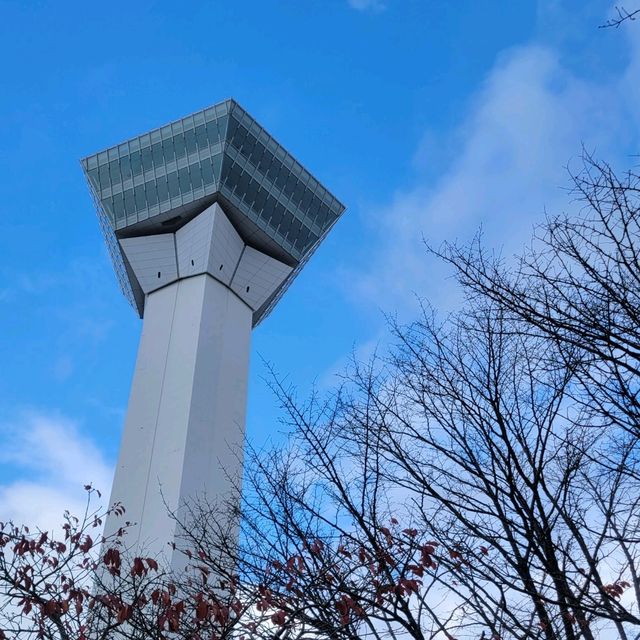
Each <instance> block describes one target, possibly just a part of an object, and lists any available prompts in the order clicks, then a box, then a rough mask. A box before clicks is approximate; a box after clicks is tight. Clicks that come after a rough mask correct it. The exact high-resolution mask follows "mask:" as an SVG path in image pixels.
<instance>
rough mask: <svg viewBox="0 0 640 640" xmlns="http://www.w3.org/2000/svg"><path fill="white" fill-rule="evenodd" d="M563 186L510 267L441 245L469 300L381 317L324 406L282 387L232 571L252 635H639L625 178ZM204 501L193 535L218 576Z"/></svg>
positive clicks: (599, 169) (591, 166)
mask: <svg viewBox="0 0 640 640" xmlns="http://www.w3.org/2000/svg"><path fill="white" fill-rule="evenodd" d="M573 180H574V187H575V192H576V194H577V196H578V197H579V198H580V199H581V201H582V203H583V205H584V208H583V210H582V211H581V213H580V215H578V216H574V217H569V216H560V217H557V218H554V219H551V220H549V221H548V222H547V223H546V225H544V226H543V227H542V228H541V229H540V230H539V232H538V233H537V235H536V239H535V240H534V242H533V244H532V247H531V249H530V251H528V252H527V253H526V254H525V255H524V256H523V257H522V258H520V259H519V260H517V261H516V263H515V268H514V267H513V266H511V265H509V264H507V263H505V262H503V261H500V260H498V259H494V258H493V257H492V256H491V255H490V254H489V253H488V252H486V251H485V250H484V248H483V246H482V243H481V241H480V239H477V240H476V241H475V242H474V243H473V244H472V245H470V246H468V247H458V246H455V245H445V247H444V248H443V249H442V250H441V251H438V252H437V253H438V255H440V256H441V257H442V258H443V259H445V260H446V261H448V262H449V263H450V264H452V265H453V266H454V267H455V268H456V270H457V274H458V277H459V281H460V283H461V285H462V286H463V288H464V289H465V291H466V293H467V300H466V303H465V306H464V308H463V309H462V311H461V312H459V313H456V314H453V315H451V316H449V317H447V318H445V319H444V320H442V321H438V320H437V318H436V316H435V314H434V313H433V312H432V311H431V310H430V309H428V308H425V309H424V312H423V316H422V318H421V319H420V320H419V321H417V322H415V323H413V324H411V325H409V326H399V325H397V324H393V330H394V333H395V336H396V338H397V347H396V348H395V349H393V350H392V352H391V354H390V355H389V356H388V357H385V358H376V359H374V361H373V362H371V363H369V364H367V365H360V364H358V363H356V364H355V365H354V368H353V370H352V371H351V372H350V374H349V375H348V376H347V378H346V379H345V384H344V387H343V388H342V389H340V390H339V391H338V392H337V393H336V395H335V396H334V397H332V398H330V399H329V400H328V401H326V402H325V403H321V402H320V400H319V399H318V398H317V397H313V398H312V399H311V400H310V401H309V402H308V403H300V402H299V401H298V400H297V399H296V397H295V393H294V392H293V390H292V389H290V388H288V387H285V386H284V385H282V384H279V383H278V382H277V380H276V382H275V389H276V392H277V393H278V395H279V397H280V399H281V401H282V404H283V406H284V407H285V409H286V412H287V415H288V423H289V425H290V426H291V427H292V433H293V434H294V435H293V437H292V441H291V443H290V445H289V447H288V448H287V449H285V450H280V451H274V452H273V453H271V454H270V455H266V454H265V453H264V452H250V455H249V462H248V468H249V473H248V477H247V478H246V485H245V491H244V502H243V519H242V535H241V543H240V546H239V547H237V548H235V551H234V562H233V567H234V569H233V571H232V572H231V573H230V575H229V576H228V578H229V580H235V581H236V582H237V584H238V585H240V586H239V587H238V588H239V589H240V590H243V589H246V590H247V593H246V595H245V596H243V597H244V598H245V599H251V594H256V593H258V594H261V595H262V596H263V598H262V599H259V600H258V604H257V605H256V606H257V607H258V609H259V610H261V611H264V612H268V613H269V616H270V617H269V620H270V621H271V623H272V624H275V625H276V626H277V629H276V631H275V633H276V635H275V636H273V635H268V634H273V633H274V629H273V627H272V628H270V629H267V630H266V631H265V630H264V628H263V631H264V633H266V634H267V635H264V636H255V637H282V638H285V637H286V638H296V639H302V638H312V637H313V638H316V637H331V638H334V637H335V638H361V637H367V636H371V637H376V638H383V637H393V638H403V637H409V638H438V637H442V638H485V639H488V638H495V639H497V638H502V639H507V638H514V639H515V638H519V639H525V638H527V639H529V638H541V639H543V638H544V639H545V640H556V639H563V640H574V639H575V640H577V639H579V638H585V639H594V638H598V637H602V635H601V634H606V637H608V638H609V637H611V638H612V637H618V638H621V639H625V640H626V639H630V638H638V637H640V613H639V606H640V580H639V576H638V565H639V562H638V561H639V558H638V553H639V551H640V547H639V544H640V522H639V517H640V490H639V483H638V480H639V478H640V476H639V472H640V470H639V469H638V464H639V459H638V437H639V435H640V421H639V415H638V398H637V394H638V381H639V377H638V373H639V371H640V368H639V362H638V356H639V353H640V352H639V350H638V345H640V324H639V323H638V318H639V317H640V313H639V311H640V304H639V303H640V298H639V296H640V293H639V292H640V286H639V284H640V282H639V278H640V275H639V274H640V261H639V260H638V251H639V248H638V238H639V237H640V236H639V233H638V231H640V229H639V228H638V217H639V216H640V209H639V207H638V178H637V176H635V175H634V174H632V173H630V174H627V175H626V176H625V177H624V178H623V179H618V178H617V177H616V175H615V173H614V172H613V171H612V170H611V168H610V167H608V166H607V165H605V164H602V163H597V162H596V161H594V160H593V159H592V158H590V157H586V158H585V170H584V172H582V173H580V174H577V175H574V176H573ZM216 508H217V507H216ZM214 513H215V509H214V508H213V507H212V506H211V505H206V504H203V503H200V504H198V505H194V506H193V507H192V514H191V516H192V522H196V523H198V526H195V527H191V528H189V530H188V531H187V532H186V536H185V544H186V545H187V546H188V547H190V548H195V549H198V553H199V557H200V560H201V561H202V563H203V564H204V566H205V567H206V568H207V571H208V572H209V573H210V574H211V575H213V574H220V573H221V572H223V571H225V570H226V571H229V568H228V565H227V567H226V569H225V566H223V563H221V562H220V560H216V557H217V558H221V557H225V553H226V554H227V556H228V552H229V541H228V540H227V542H226V543H223V544H222V546H220V545H221V543H220V541H221V540H222V541H223V540H224V535H223V534H224V532H221V531H217V530H216V527H215V526H212V524H211V523H212V521H215V520H216V519H217V520H218V521H219V522H224V521H225V518H222V517H220V518H216V517H215V516H214V515H213V514H214ZM401 523H402V524H401ZM225 549H226V550H227V551H226V552H225ZM234 576H235V577H234Z"/></svg>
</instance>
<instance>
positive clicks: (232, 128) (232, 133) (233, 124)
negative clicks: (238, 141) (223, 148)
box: [218, 116, 238, 140]
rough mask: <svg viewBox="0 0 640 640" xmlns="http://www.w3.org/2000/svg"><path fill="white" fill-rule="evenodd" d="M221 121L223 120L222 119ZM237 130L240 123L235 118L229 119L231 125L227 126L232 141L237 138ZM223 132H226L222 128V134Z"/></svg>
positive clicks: (228, 135)
mask: <svg viewBox="0 0 640 640" xmlns="http://www.w3.org/2000/svg"><path fill="white" fill-rule="evenodd" d="M227 117H228V116H227ZM220 120H222V118H220ZM218 126H219V127H220V124H218ZM237 129H238V121H237V120H236V119H235V118H229V124H228V125H227V137H228V138H229V139H230V140H233V137H234V136H235V133H236V130H237ZM223 131H224V127H220V132H221V133H222V132H223Z"/></svg>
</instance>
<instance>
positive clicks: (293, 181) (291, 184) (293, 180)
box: [284, 173, 298, 197]
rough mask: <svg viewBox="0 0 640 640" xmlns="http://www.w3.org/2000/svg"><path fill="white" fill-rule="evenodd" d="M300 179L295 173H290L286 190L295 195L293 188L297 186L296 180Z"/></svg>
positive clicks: (289, 194) (287, 192) (285, 186)
mask: <svg viewBox="0 0 640 640" xmlns="http://www.w3.org/2000/svg"><path fill="white" fill-rule="evenodd" d="M297 181H298V179H297V178H296V177H295V176H294V175H293V173H290V174H289V175H288V176H287V182H286V184H285V185H284V192H285V193H286V194H287V195H288V196H289V197H291V196H292V195H293V190H294V188H295V186H296V182H297Z"/></svg>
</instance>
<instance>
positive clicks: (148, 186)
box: [144, 180, 158, 207]
mask: <svg viewBox="0 0 640 640" xmlns="http://www.w3.org/2000/svg"><path fill="white" fill-rule="evenodd" d="M144 189H145V192H146V195H147V207H153V205H155V204H158V192H157V190H156V183H155V181H153V180H150V181H149V182H145V183H144Z"/></svg>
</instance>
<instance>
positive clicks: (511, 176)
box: [0, 0, 640, 523]
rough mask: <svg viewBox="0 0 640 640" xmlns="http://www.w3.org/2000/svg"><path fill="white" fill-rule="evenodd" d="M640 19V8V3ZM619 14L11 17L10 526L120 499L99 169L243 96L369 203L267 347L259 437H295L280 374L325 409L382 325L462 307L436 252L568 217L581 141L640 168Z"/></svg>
mask: <svg viewBox="0 0 640 640" xmlns="http://www.w3.org/2000/svg"><path fill="white" fill-rule="evenodd" d="M630 8H633V7H630ZM610 10H611V6H610V4H609V3H607V2H603V1H601V0H592V1H584V0H583V1H580V2H578V1H577V0H576V1H574V0H540V1H539V2H535V1H533V0H529V1H524V0H509V1H507V0H458V1H457V2H446V1H445V0H260V1H258V0H252V1H249V0H234V1H233V2H230V1H226V2H222V1H220V0H218V1H216V0H208V1H207V2H188V1H186V2H182V3H177V2H164V1H151V0H147V1H137V2H131V1H129V2H123V1H120V0H115V1H112V2H109V3H87V2H47V1H44V0H21V1H19V2H6V1H2V0H0V16H1V18H2V19H1V20H0V60H1V61H2V62H0V65H1V67H0V69H1V72H2V74H1V78H2V98H0V121H1V122H2V123H3V126H2V128H1V129H0V150H1V151H2V153H0V189H1V192H2V198H1V199H0V216H1V218H0V219H1V220H2V222H3V225H4V230H3V231H4V232H3V234H2V235H1V236H0V363H1V369H0V465H1V466H0V519H4V518H5V517H7V516H13V517H16V518H26V519H30V518H40V519H41V520H42V521H43V522H47V523H48V521H49V520H48V519H49V518H50V517H53V514H55V513H56V512H57V511H60V510H61V509H62V508H64V507H65V506H71V507H74V505H76V504H77V499H78V495H79V492H78V488H79V487H80V486H81V484H82V483H84V482H86V481H93V482H94V483H96V484H98V485H99V486H102V487H103V488H106V489H107V491H108V486H109V485H110V473H111V468H112V466H113V464H114V461H115V456H116V454H117V448H118V442H119V437H120V430H121V425H122V420H123V414H124V410H125V407H126V402H127V394H128V389H129V384H130V379H131V373H132V368H133V364H134V359H135V354H136V348H137V341H138V336H139V332H140V321H139V320H138V319H137V318H136V316H135V314H134V313H133V311H132V310H131V309H130V308H129V307H128V305H127V303H126V301H125V300H124V298H122V296H121V295H120V293H119V291H118V288H117V284H116V280H115V277H114V276H113V273H112V270H111V265H110V263H109V260H108V257H107V253H106V250H105V248H104V246H103V242H102V238H101V236H100V233H99V230H98V224H97V220H96V217H95V215H94V212H93V207H92V203H91V200H90V197H89V194H88V190H87V188H86V186H85V184H84V181H83V176H82V172H81V170H80V166H79V159H80V158H81V157H82V156H84V155H86V154H89V153H91V152H94V151H97V150H99V149H101V148H104V147H106V146H108V145H110V144H113V143H117V142H119V141H121V140H122V139H125V138H128V137H130V136H132V135H135V134H138V133H141V132H144V131H146V130H148V129H150V128H153V127H157V126H160V125H162V124H164V123H166V122H168V121H170V120H172V119H174V118H176V117H180V116H183V115H186V114H188V113H191V112H192V111H195V110H197V109H201V108H203V107H205V106H207V105H210V104H213V103H215V102H218V101H220V100H222V99H224V98H226V97H229V96H232V97H234V98H236V99H237V100H238V101H239V102H240V103H241V104H242V105H243V106H244V107H245V108H246V109H247V110H248V111H249V112H250V113H251V114H252V115H254V116H255V117H256V119H257V120H258V121H259V122H260V123H261V124H263V125H264V126H265V127H266V128H267V129H268V130H269V131H270V132H272V133H273V134H274V135H275V137H276V138H278V140H279V141H281V142H282V143H283V144H284V145H285V146H286V147H287V148H288V149H289V150H290V151H291V152H292V153H293V154H294V155H295V156H296V157H298V158H299V159H300V160H301V161H302V162H303V164H305V165H306V166H307V167H308V168H309V169H310V170H311V171H312V172H313V173H314V174H315V175H317V176H318V177H319V178H320V180H321V181H323V182H324V183H325V184H326V185H327V186H328V187H329V188H330V189H331V190H332V191H333V192H334V193H335V194H336V195H337V196H338V197H339V198H340V199H341V200H342V201H343V202H345V203H346V204H347V206H348V210H347V212H346V214H345V215H344V217H343V219H342V220H341V221H340V222H339V224H338V225H337V226H336V227H335V229H334V231H333V233H332V234H331V236H330V237H329V238H328V239H327V241H326V242H325V244H324V245H323V246H322V248H321V249H320V250H319V251H318V252H317V254H316V255H315V256H314V257H313V259H312V261H311V262H310V264H309V265H308V266H307V267H306V269H305V270H304V271H303V273H302V275H301V276H300V277H299V278H298V280H297V281H296V282H295V284H294V286H292V287H291V288H290V289H289V291H288V292H287V294H286V296H285V297H284V299H283V300H282V301H281V303H280V305H279V306H278V308H277V309H276V310H275V312H274V313H273V314H272V315H271V316H270V317H269V319H268V320H267V321H265V322H264V323H263V324H262V325H261V326H260V327H259V328H258V329H257V330H256V331H255V333H254V336H253V353H252V370H251V380H250V401H249V417H248V425H247V431H248V435H249V437H250V438H252V439H253V441H254V442H257V443H260V442H263V441H264V440H265V439H267V438H268V437H270V436H273V435H274V434H277V433H278V431H279V430H280V426H279V424H278V415H279V413H278V410H277V406H276V403H275V400H274V398H273V396H272V395H271V392H270V391H269V390H268V389H267V386H266V384H265V382H264V380H263V379H262V376H263V375H264V373H265V370H264V366H263V365H262V363H261V358H264V359H266V360H267V361H269V362H271V363H272V364H273V365H274V366H275V367H276V369H277V370H278V371H279V372H280V373H281V374H283V375H286V376H287V377H288V379H290V380H291V381H292V382H294V383H295V384H297V385H298V386H300V388H301V390H302V391H301V392H302V393H305V391H306V390H308V389H309V387H310V386H311V385H312V384H314V383H315V384H317V385H318V386H319V387H320V388H321V389H323V390H329V389H330V388H331V385H332V384H333V383H334V381H335V376H334V374H335V373H336V372H339V371H340V370H341V369H342V367H343V366H344V364H345V363H346V361H347V359H348V357H349V354H350V353H351V351H352V350H354V351H355V352H356V354H359V355H360V356H362V357H366V356H367V355H368V354H369V353H370V352H371V351H372V350H373V349H374V348H375V346H376V345H377V344H378V343H379V342H380V341H384V335H385V329H384V324H385V321H384V317H383V312H397V313H399V314H400V316H401V317H402V318H410V317H411V315H412V313H414V312H415V296H416V294H419V295H422V296H426V297H427V298H428V299H430V300H431V301H432V302H433V303H434V304H436V306H438V307H440V308H442V309H448V308H451V307H452V306H455V304H456V300H457V298H456V290H455V286H454V284H453V283H452V281H451V280H450V279H447V273H446V271H445V270H444V269H443V268H442V267H441V266H440V265H438V264H437V263H436V262H434V261H433V259H432V258H429V257H428V256H426V255H425V253H424V250H423V247H422V244H421V243H422V238H423V236H424V237H426V238H428V239H430V240H431V241H433V242H436V243H437V242H440V241H442V240H443V239H455V238H458V239H462V240H464V239H465V238H468V237H470V235H472V234H473V233H474V232H475V231H476V230H477V229H478V227H479V225H481V224H482V225H483V227H484V229H485V231H486V236H487V242H488V243H489V244H491V245H492V246H495V247H497V248H502V250H504V251H505V252H507V253H510V252H513V251H515V250H517V249H518V248H519V247H520V246H522V244H523V243H524V242H525V241H526V240H527V238H528V236H529V233H530V230H531V227H532V225H533V224H535V223H537V222H540V221H541V220H542V218H543V215H544V212H545V210H546V211H549V212H554V211H560V210H564V209H566V208H568V207H570V206H572V205H571V203H570V202H569V200H568V198H567V194H566V192H565V191H564V189H563V187H565V186H566V185H567V178H566V170H565V167H566V165H567V163H574V162H576V160H577V158H578V156H579V154H580V149H581V145H582V144H585V145H586V146H587V147H588V148H589V149H592V150H595V151H596V152H597V153H598V154H599V155H601V156H603V157H605V158H607V159H609V160H610V161H612V162H613V163H614V164H616V165H618V166H622V167H626V166H629V165H631V164H632V163H633V162H636V161H637V160H634V159H632V158H631V157H630V156H631V154H633V153H637V152H638V148H639V145H638V142H639V140H638V138H639V132H640V115H639V114H640V108H639V107H640V24H632V25H628V27H627V28H624V29H620V30H617V31H612V30H602V29H600V30H599V29H597V26H598V24H600V23H602V22H603V21H604V20H605V19H606V17H607V15H608V14H609V12H610Z"/></svg>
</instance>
